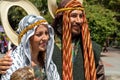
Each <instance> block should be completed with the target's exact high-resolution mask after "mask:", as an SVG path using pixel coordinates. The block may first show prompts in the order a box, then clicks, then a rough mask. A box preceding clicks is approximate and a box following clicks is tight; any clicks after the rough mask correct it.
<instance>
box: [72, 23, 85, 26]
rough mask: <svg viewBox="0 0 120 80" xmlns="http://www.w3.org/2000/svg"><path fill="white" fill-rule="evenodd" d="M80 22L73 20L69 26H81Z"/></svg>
mask: <svg viewBox="0 0 120 80" xmlns="http://www.w3.org/2000/svg"><path fill="white" fill-rule="evenodd" d="M82 24H83V23H77V22H73V23H72V24H71V26H78V27H82Z"/></svg>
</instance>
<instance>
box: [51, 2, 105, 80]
mask: <svg viewBox="0 0 120 80" xmlns="http://www.w3.org/2000/svg"><path fill="white" fill-rule="evenodd" d="M53 27H54V30H55V32H56V37H55V40H56V45H55V49H54V50H55V51H56V52H55V51H54V53H53V60H54V62H55V64H56V65H57V68H58V70H59V73H60V74H61V77H62V79H63V80H96V79H97V80H104V79H105V76H104V67H103V64H102V62H101V60H100V53H101V50H102V49H101V47H100V46H99V45H98V44H96V43H95V42H91V40H90V32H89V30H88V24H87V20H86V16H85V11H84V8H83V7H82V5H81V3H80V2H79V1H77V0H62V2H61V4H60V5H59V7H58V9H57V11H56V16H55V20H54V23H53ZM65 40H66V41H65ZM61 43H62V45H61ZM71 48H72V50H71ZM61 50H62V54H61V53H60V52H61ZM69 53H70V55H69ZM71 58H72V59H71ZM62 61H63V62H62ZM71 62H72V63H71ZM67 63H68V64H67ZM69 64H72V65H69ZM69 73H71V74H72V75H71V74H69Z"/></svg>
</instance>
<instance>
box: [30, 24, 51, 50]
mask: <svg viewBox="0 0 120 80" xmlns="http://www.w3.org/2000/svg"><path fill="white" fill-rule="evenodd" d="M48 40H49V32H48V28H47V27H46V26H45V25H39V26H38V27H37V28H36V30H35V33H34V35H33V36H32V37H31V38H30V44H31V47H32V50H33V51H38V52H39V51H45V50H46V47H47V43H48Z"/></svg>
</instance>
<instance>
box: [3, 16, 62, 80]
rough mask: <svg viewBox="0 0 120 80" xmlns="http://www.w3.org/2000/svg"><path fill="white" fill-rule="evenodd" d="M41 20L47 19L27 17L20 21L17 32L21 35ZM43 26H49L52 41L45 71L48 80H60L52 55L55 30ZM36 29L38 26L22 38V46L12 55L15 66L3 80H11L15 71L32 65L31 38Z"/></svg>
mask: <svg viewBox="0 0 120 80" xmlns="http://www.w3.org/2000/svg"><path fill="white" fill-rule="evenodd" d="M39 20H45V19H44V18H43V17H41V16H35V15H27V16H25V17H24V18H23V19H22V20H21V21H20V23H19V28H18V29H17V32H18V33H20V32H21V31H22V30H24V29H25V28H26V27H28V26H29V25H31V24H33V23H35V22H37V21H39ZM42 24H47V25H48V26H47V27H48V30H49V35H50V40H49V41H48V45H47V52H46V58H45V71H46V75H47V80H60V77H59V74H58V72H57V68H56V65H55V64H54V63H53V61H52V54H53V49H54V31H53V28H52V27H51V26H50V25H49V24H48V23H47V22H44V23H42ZM36 27H37V25H36V26H35V27H34V28H32V29H30V30H28V31H27V32H26V33H25V34H24V35H23V36H22V38H21V42H20V44H19V45H18V46H17V48H16V49H15V50H14V51H13V52H12V54H11V57H12V59H13V64H12V66H11V67H10V69H8V70H7V73H6V74H5V75H2V76H1V80H10V75H11V74H12V73H13V72H14V71H15V70H17V69H18V68H21V67H24V66H30V65H31V51H30V42H29V38H30V37H31V36H32V35H33V34H34V32H35V29H36Z"/></svg>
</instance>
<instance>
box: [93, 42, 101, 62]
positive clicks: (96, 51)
mask: <svg viewBox="0 0 120 80" xmlns="http://www.w3.org/2000/svg"><path fill="white" fill-rule="evenodd" d="M92 47H93V52H94V57H95V62H96V64H98V62H99V60H100V55H101V52H102V46H101V45H99V44H98V43H96V42H95V41H92Z"/></svg>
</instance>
